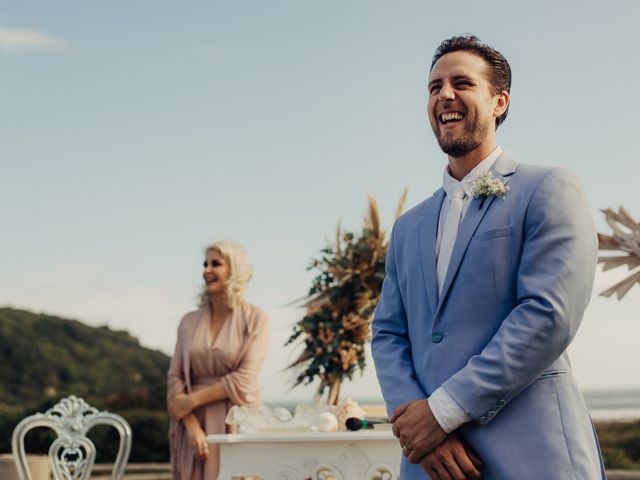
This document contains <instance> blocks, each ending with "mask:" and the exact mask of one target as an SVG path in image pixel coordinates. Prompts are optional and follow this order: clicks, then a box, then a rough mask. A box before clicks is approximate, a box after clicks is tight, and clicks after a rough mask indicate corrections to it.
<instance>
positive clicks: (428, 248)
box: [419, 188, 445, 314]
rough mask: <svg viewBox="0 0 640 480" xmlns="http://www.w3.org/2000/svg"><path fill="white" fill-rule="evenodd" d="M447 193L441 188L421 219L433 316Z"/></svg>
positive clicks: (424, 270) (422, 251) (424, 267)
mask: <svg viewBox="0 0 640 480" xmlns="http://www.w3.org/2000/svg"><path fill="white" fill-rule="evenodd" d="M444 198H445V193H444V190H443V189H442V188H441V189H439V190H438V191H437V192H436V193H434V195H433V196H432V197H431V198H430V199H429V200H428V201H427V202H426V203H425V205H424V209H423V212H422V216H421V218H420V242H419V245H420V257H421V260H422V274H423V276H424V286H425V290H426V294H427V299H428V301H429V308H431V313H432V314H433V313H434V312H435V310H436V306H437V305H438V282H437V279H436V237H437V235H438V220H439V219H440V209H441V208H442V202H443V201H444Z"/></svg>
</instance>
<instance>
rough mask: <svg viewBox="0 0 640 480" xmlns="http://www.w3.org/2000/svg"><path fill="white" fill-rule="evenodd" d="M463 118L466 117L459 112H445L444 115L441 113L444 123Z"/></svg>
mask: <svg viewBox="0 0 640 480" xmlns="http://www.w3.org/2000/svg"><path fill="white" fill-rule="evenodd" d="M463 118H464V115H463V114H461V113H459V112H452V113H443V114H442V115H440V119H441V120H442V123H447V122H453V121H455V120H462V119H463Z"/></svg>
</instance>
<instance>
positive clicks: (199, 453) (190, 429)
mask: <svg viewBox="0 0 640 480" xmlns="http://www.w3.org/2000/svg"><path fill="white" fill-rule="evenodd" d="M185 429H186V430H187V437H188V438H189V442H190V443H191V446H192V447H193V451H194V453H195V456H196V458H197V459H198V460H203V461H204V460H206V459H207V458H209V443H208V442H207V439H206V435H205V433H204V430H202V427H201V426H200V424H199V423H198V422H197V421H195V422H189V423H186V424H185Z"/></svg>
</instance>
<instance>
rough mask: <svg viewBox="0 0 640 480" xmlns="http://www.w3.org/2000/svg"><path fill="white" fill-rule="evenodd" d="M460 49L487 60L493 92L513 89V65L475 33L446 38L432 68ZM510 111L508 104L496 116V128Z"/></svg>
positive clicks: (437, 51) (434, 56)
mask: <svg viewBox="0 0 640 480" xmlns="http://www.w3.org/2000/svg"><path fill="white" fill-rule="evenodd" d="M459 50H462V51H465V52H469V53H473V54H474V55H477V56H479V57H480V58H482V59H483V60H484V61H485V62H487V66H488V67H489V68H488V69H487V77H488V78H487V80H489V82H490V83H491V85H493V90H494V92H493V93H500V92H502V91H503V90H504V91H506V92H507V93H508V92H510V91H511V67H510V66H509V62H507V59H506V58H504V56H503V55H502V54H501V53H500V52H498V51H497V50H494V49H493V48H491V47H490V46H489V45H486V44H484V43H482V42H481V41H480V39H479V38H478V37H476V36H475V35H460V36H456V37H451V38H448V39H446V40H444V41H443V42H442V43H441V44H440V46H439V47H438V49H437V50H436V53H435V54H434V55H433V60H432V61H431V70H433V66H434V65H435V63H436V62H437V61H438V60H440V58H441V57H442V56H443V55H446V54H447V53H451V52H457V51H459ZM508 112H509V107H508V106H507V109H506V110H505V111H504V113H503V114H502V115H500V116H499V117H497V118H496V128H498V126H499V125H500V124H501V123H502V122H504V120H505V118H507V113H508Z"/></svg>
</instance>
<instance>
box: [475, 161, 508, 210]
mask: <svg viewBox="0 0 640 480" xmlns="http://www.w3.org/2000/svg"><path fill="white" fill-rule="evenodd" d="M508 191H509V187H508V186H507V185H505V184H504V182H503V181H502V180H500V179H499V178H496V177H494V175H493V173H491V172H490V171H489V170H487V171H485V172H482V173H481V174H480V175H479V176H478V178H477V179H475V180H474V181H473V182H471V196H472V197H473V198H478V197H482V201H481V202H480V206H479V207H478V209H481V208H482V205H484V201H485V200H486V199H487V197H488V196H489V195H495V196H496V197H498V198H502V199H503V200H504V198H505V196H506V195H507V192H508Z"/></svg>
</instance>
